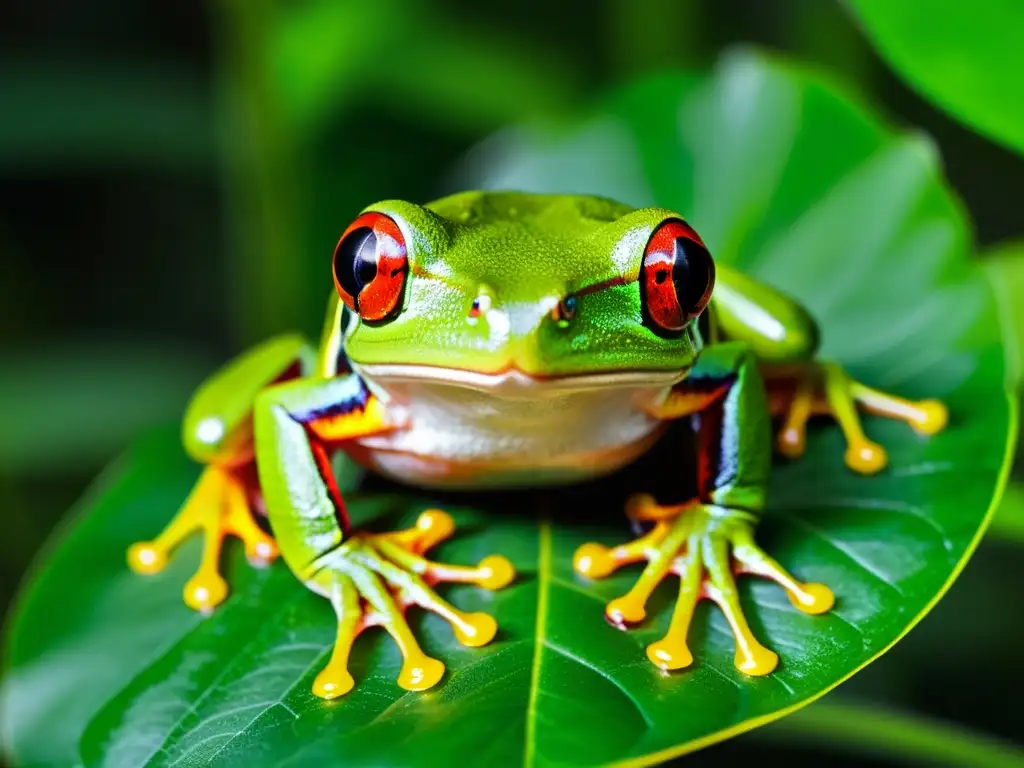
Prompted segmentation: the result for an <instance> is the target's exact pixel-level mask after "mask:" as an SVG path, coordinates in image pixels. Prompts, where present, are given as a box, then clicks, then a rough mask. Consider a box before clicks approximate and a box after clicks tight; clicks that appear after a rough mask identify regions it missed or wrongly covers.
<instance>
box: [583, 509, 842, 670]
mask: <svg viewBox="0 0 1024 768" xmlns="http://www.w3.org/2000/svg"><path fill="white" fill-rule="evenodd" d="M627 514H628V515H629V516H630V517H631V518H633V519H634V520H642V521H652V522H653V523H654V525H653V527H652V528H651V529H650V530H649V531H648V532H647V533H645V534H644V535H643V536H641V537H640V538H638V539H635V540H633V541H631V542H629V543H627V544H622V545H620V546H617V547H612V548H609V547H605V546H603V545H600V544H593V543H591V544H584V545H583V546H581V547H580V548H579V549H578V550H577V551H576V555H575V558H574V566H575V569H576V571H577V572H578V573H580V574H581V575H583V576H588V577H590V578H601V577H603V576H606V575H608V574H610V573H611V572H612V571H614V570H616V569H617V568H619V567H620V566H623V565H626V564H629V563H636V562H646V566H645V567H644V570H643V573H642V574H641V575H640V577H639V578H638V579H637V581H636V584H635V585H634V586H633V588H632V589H631V590H630V591H629V592H627V593H626V594H625V595H623V596H622V597H618V598H616V599H614V600H612V601H611V602H610V603H608V605H607V606H606V607H605V617H606V618H607V619H608V621H609V622H610V623H612V624H613V625H615V626H617V627H618V628H620V629H626V628H628V627H629V626H630V625H633V624H637V623H639V622H641V621H643V619H644V618H645V616H646V604H647V600H648V599H649V598H650V596H651V594H652V593H653V592H654V590H655V588H656V587H657V586H658V584H659V583H660V582H661V581H662V579H664V578H665V577H666V576H668V575H669V574H672V575H675V576H678V577H679V597H678V598H677V599H676V606H675V610H674V612H673V614H672V620H671V623H670V625H669V629H668V633H667V634H666V635H665V637H663V638H662V639H661V640H658V641H657V642H654V643H652V644H651V645H649V646H648V647H647V657H648V658H649V659H650V660H651V662H652V663H653V664H655V665H656V666H658V667H660V668H661V669H663V670H675V669H682V668H684V667H688V666H690V664H692V663H693V654H692V653H691V652H690V649H689V646H688V645H687V642H686V637H687V634H688V632H689V628H690V622H691V620H692V618H693V614H694V610H695V609H696V607H697V602H698V601H699V600H700V599H701V598H702V597H703V598H708V599H710V600H712V601H714V602H715V603H716V604H717V605H718V607H719V608H720V609H721V611H722V613H723V614H724V615H725V618H726V621H728V623H729V626H730V627H731V628H732V632H733V635H734V636H735V638H736V658H735V663H736V667H737V668H738V669H739V670H741V671H742V672H745V673H746V674H748V675H766V674H768V673H769V672H771V671H772V670H773V669H775V666H776V664H777V663H778V660H779V657H778V656H777V655H776V654H775V652H774V651H771V650H769V649H767V648H765V647H764V646H763V645H761V643H760V642H758V640H757V638H756V637H754V634H753V632H752V631H751V629H750V626H749V625H748V624H747V620H746V618H745V616H744V614H743V609H742V607H741V606H740V600H739V593H738V592H737V590H736V582H735V579H734V576H733V573H734V571H735V572H736V573H750V574H756V575H758V576H763V577H766V578H769V579H771V580H773V581H775V582H776V583H778V584H779V585H780V586H782V587H783V588H785V590H786V593H787V594H788V596H789V599H790V601H791V602H792V603H793V605H795V606H796V607H797V608H799V609H800V610H801V611H804V612H805V613H810V614H819V613H824V612H825V611H827V610H829V609H830V608H831V607H832V605H833V603H834V598H833V596H832V592H831V591H830V590H829V588H828V587H826V586H824V585H823V584H804V583H801V582H799V581H797V580H796V579H794V578H793V577H792V576H791V575H790V574H789V573H788V572H787V571H786V570H784V569H783V568H782V566H780V565H779V564H778V563H777V562H775V560H773V559H772V558H770V557H769V556H768V555H767V554H765V553H764V551H763V550H761V548H760V547H759V546H758V545H757V544H756V543H755V542H754V535H753V528H754V523H755V520H754V519H753V518H752V517H751V516H750V515H749V514H748V513H745V512H741V511H738V510H731V509H726V508H724V507H717V506H713V505H709V504H702V503H700V502H697V501H692V502H688V503H686V504H680V505H677V506H659V505H658V504H657V503H655V501H654V499H653V498H651V497H650V496H647V495H638V496H634V497H633V498H631V499H630V500H629V502H628V504H627ZM730 550H731V551H730Z"/></svg>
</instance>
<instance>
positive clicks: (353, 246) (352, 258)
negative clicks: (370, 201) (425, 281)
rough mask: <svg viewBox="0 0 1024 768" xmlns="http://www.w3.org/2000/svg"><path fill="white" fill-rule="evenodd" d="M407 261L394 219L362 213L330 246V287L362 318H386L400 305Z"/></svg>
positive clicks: (407, 265) (377, 319)
mask: <svg viewBox="0 0 1024 768" xmlns="http://www.w3.org/2000/svg"><path fill="white" fill-rule="evenodd" d="M408 272H409V260H408V257H407V256H406V252H405V238H404V237H402V231H401V230H400V229H399V228H398V225H397V224H396V223H395V221H394V219H392V218H391V217H390V216H386V215H385V214H383V213H364V214H363V215H362V216H360V217H359V218H358V219H356V220H355V221H353V222H352V223H351V224H350V225H349V228H348V229H346V230H345V232H344V234H343V235H342V236H341V239H340V240H339V241H338V246H337V247H336V248H335V249H334V286H335V287H336V288H337V289H338V295H339V296H340V297H341V300H342V301H343V302H345V306H347V307H348V308H349V309H351V310H352V311H353V312H355V313H356V314H358V315H359V317H361V318H362V319H363V320H369V321H371V322H372V321H379V320H386V319H388V318H390V317H392V316H393V315H394V314H395V311H396V310H397V309H398V308H399V307H400V306H401V300H402V292H403V291H404V290H405V278H406V275H407V274H408Z"/></svg>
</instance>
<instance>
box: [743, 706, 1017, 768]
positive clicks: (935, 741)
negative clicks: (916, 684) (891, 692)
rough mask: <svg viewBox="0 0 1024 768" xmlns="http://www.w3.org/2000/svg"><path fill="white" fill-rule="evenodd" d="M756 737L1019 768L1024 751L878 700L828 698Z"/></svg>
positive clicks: (983, 767)
mask: <svg viewBox="0 0 1024 768" xmlns="http://www.w3.org/2000/svg"><path fill="white" fill-rule="evenodd" d="M753 734H754V735H753V737H754V738H765V739H769V740H773V741H785V742H788V743H792V742H794V741H797V742H806V743H808V744H820V745H825V746H827V747H828V748H830V749H834V748H836V747H845V748H847V749H849V750H851V751H859V752H864V753H871V754H875V755H883V756H887V757H900V758H904V759H906V760H907V761H911V762H915V763H923V764H934V765H959V766H963V767H964V768H1018V767H1019V766H1021V765H1024V749H1021V748H1019V747H1017V746H1016V745H1014V744H1010V743H1007V742H1004V741H1001V740H999V739H997V738H994V737H992V736H988V735H986V734H982V733H977V732H974V731H970V730H967V729H965V728H963V727H962V726H960V725H958V724H956V723H952V722H948V721H943V720H938V719H933V718H929V717H922V716H920V715H917V714H914V713H911V712H906V711H899V710H894V709H889V708H887V707H885V706H878V705H875V704H861V703H856V702H851V701H841V702H834V700H833V699H831V698H830V699H827V700H823V701H820V702H817V703H815V704H812V705H811V706H809V707H807V708H806V709H801V710H799V711H797V712H794V713H793V714H792V715H790V716H789V717H784V718H782V719H781V720H779V721H777V722H775V723H772V724H771V725H769V726H766V727H764V728H760V729H758V730H756V731H754V732H753Z"/></svg>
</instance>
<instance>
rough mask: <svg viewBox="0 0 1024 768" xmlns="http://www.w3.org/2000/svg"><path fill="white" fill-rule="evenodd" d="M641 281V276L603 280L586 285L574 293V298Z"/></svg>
mask: <svg viewBox="0 0 1024 768" xmlns="http://www.w3.org/2000/svg"><path fill="white" fill-rule="evenodd" d="M639 279H640V275H639V274H637V275H628V276H626V275H618V276H616V277H612V278H609V279H608V280H602V281H600V282H598V283H591V284H590V285H586V286H584V287H582V288H580V289H579V290H576V291H572V293H571V295H573V296H586V295H587V294H588V293H597V292H598V291H603V290H605V289H606V288H614V287H616V286H618V285H628V284H629V283H635V282H636V281H637V280H639Z"/></svg>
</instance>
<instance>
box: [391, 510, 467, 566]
mask: <svg viewBox="0 0 1024 768" xmlns="http://www.w3.org/2000/svg"><path fill="white" fill-rule="evenodd" d="M453 533H455V522H454V521H453V520H452V516H451V515H449V514H448V513H447V512H445V511H443V510H440V509H428V510H425V511H424V512H422V513H420V516H419V517H418V518H417V519H416V525H414V526H413V527H412V528H406V529H405V530H404V531H395V532H394V533H388V534H385V537H386V538H388V539H390V540H392V541H394V542H395V543H397V544H398V545H400V546H401V547H403V548H405V549H407V550H409V551H410V552H413V553H415V554H418V555H422V554H423V553H424V552H426V551H427V550H429V549H431V548H432V547H434V546H436V545H437V544H439V543H440V542H442V541H444V540H445V539H447V538H449V537H450V536H451V535H452V534H453Z"/></svg>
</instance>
